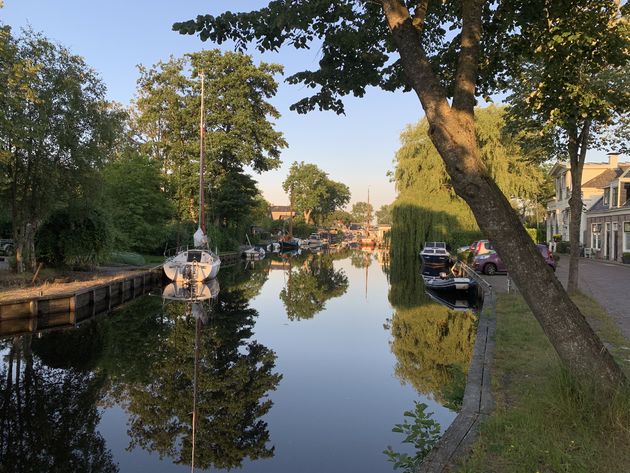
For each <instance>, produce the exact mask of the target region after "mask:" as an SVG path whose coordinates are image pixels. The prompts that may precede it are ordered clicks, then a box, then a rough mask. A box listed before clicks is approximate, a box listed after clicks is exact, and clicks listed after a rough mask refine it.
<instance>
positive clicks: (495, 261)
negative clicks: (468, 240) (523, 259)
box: [473, 244, 556, 275]
mask: <svg viewBox="0 0 630 473" xmlns="http://www.w3.org/2000/svg"><path fill="white" fill-rule="evenodd" d="M536 247H537V248H538V251H540V254H541V255H542V257H543V258H544V259H545V262H546V263H547V264H548V265H549V266H550V267H551V269H553V270H554V271H555V270H556V260H554V259H553V254H552V253H551V251H549V248H547V246H546V245H542V244H539V245H536ZM473 268H474V269H475V271H478V272H481V273H484V274H488V275H492V274H494V273H497V272H506V271H507V266H505V264H504V263H503V261H501V258H499V255H498V254H497V252H496V251H491V252H490V253H486V254H484V255H479V256H475V259H474V260H473Z"/></svg>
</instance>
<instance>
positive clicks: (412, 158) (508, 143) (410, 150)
mask: <svg viewBox="0 0 630 473" xmlns="http://www.w3.org/2000/svg"><path fill="white" fill-rule="evenodd" d="M504 115H505V111H504V109H503V108H500V107H496V106H491V107H487V108H484V109H479V110H477V113H476V118H477V119H476V132H475V133H476V137H477V140H478V142H479V143H480V146H479V153H480V156H481V159H482V160H483V162H484V164H485V165H486V167H487V169H488V170H489V172H490V175H491V176H492V177H493V179H494V180H495V182H496V183H497V184H498V185H499V187H500V189H501V190H502V191H503V193H504V195H505V196H506V197H507V198H508V199H509V200H510V201H511V202H512V203H513V205H520V203H521V202H523V201H532V200H535V199H536V196H537V194H538V193H539V191H540V187H541V185H542V183H543V181H544V174H543V171H542V169H541V168H539V167H538V166H536V165H532V164H531V163H529V162H527V161H525V160H524V159H523V156H522V153H521V150H520V148H519V146H518V144H517V142H516V140H515V139H514V137H513V136H512V135H510V134H508V133H506V132H504V130H503V125H504V121H503V117H504ZM428 127H429V125H428V123H427V121H426V120H422V121H420V122H419V123H418V124H416V125H414V126H409V127H407V129H406V130H405V131H404V132H403V133H402V135H401V147H400V148H399V150H398V152H397V153H396V168H395V171H394V173H393V177H394V180H395V182H396V188H397V190H398V197H397V199H396V201H395V202H394V206H393V207H394V208H393V227H392V241H393V242H394V243H393V245H392V251H395V252H398V253H401V254H406V255H407V256H408V257H409V255H411V254H414V253H415V252H417V250H418V248H419V247H420V245H421V244H422V242H424V241H434V240H437V241H446V242H448V243H450V244H451V245H453V246H456V245H462V244H466V243H470V242H471V241H472V240H474V239H476V238H479V237H480V236H481V233H480V231H479V227H478V226H477V222H476V221H475V218H474V216H473V214H472V212H471V211H470V208H469V207H468V205H466V203H465V202H464V201H463V200H462V199H461V198H460V197H459V196H458V195H457V194H456V192H455V189H454V188H453V185H452V183H451V179H450V177H449V175H448V173H447V172H446V168H445V166H444V163H443V161H442V158H441V157H440V155H439V154H438V152H437V150H436V149H435V146H433V143H432V142H431V140H430V139H429V138H428V136H427V130H428Z"/></svg>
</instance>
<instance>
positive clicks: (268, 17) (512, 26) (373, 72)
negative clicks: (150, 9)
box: [173, 0, 625, 386]
mask: <svg viewBox="0 0 630 473" xmlns="http://www.w3.org/2000/svg"><path fill="white" fill-rule="evenodd" d="M546 4H547V2H546V1H545V0H535V1H527V2H524V1H522V0H499V1H497V2H489V1H487V0H462V1H461V2H438V1H433V0H375V1H369V2H368V1H360V0H338V1H336V2H327V1H324V2H320V1H317V2H314V1H312V0H291V1H287V0H272V1H269V3H268V4H267V6H266V7H263V8H261V9H260V10H258V11H254V12H244V13H232V12H226V13H223V14H221V15H219V16H216V17H215V16H212V15H200V16H198V17H197V19H196V20H190V21H186V22H182V23H176V24H175V25H174V26H173V27H174V29H175V30H177V31H179V32H180V33H184V34H195V33H199V35H200V38H201V39H202V40H208V39H210V40H212V41H214V42H218V43H222V42H225V41H233V42H234V44H235V45H236V47H237V48H245V47H246V46H247V45H248V44H251V43H255V44H256V47H257V48H258V49H259V50H261V51H267V50H277V49H278V48H280V47H281V46H282V45H284V44H290V45H293V46H294V47H296V48H298V49H307V48H308V47H309V46H310V45H311V44H313V43H316V44H317V47H318V48H319V51H321V55H322V57H321V60H320V61H319V64H318V65H319V68H318V69H317V70H314V71H308V70H307V71H301V72H298V73H296V74H294V75H292V76H291V77H289V78H288V79H287V80H288V81H289V82H290V83H294V84H296V83H302V84H304V85H306V86H307V88H312V89H314V93H313V94H312V95H310V96H308V97H305V98H303V99H302V100H300V101H298V102H297V103H296V104H294V105H293V106H292V107H293V109H294V110H297V111H298V112H308V111H310V110H313V109H315V108H320V109H326V110H333V111H336V112H339V113H341V112H343V101H342V98H343V96H345V95H349V94H353V95H355V96H358V97H362V96H364V95H365V92H366V89H367V88H368V87H369V86H375V87H381V88H383V89H385V90H396V89H403V90H407V91H411V90H412V91H413V92H414V93H415V95H416V96H417V98H418V99H419V100H420V103H421V105H422V108H423V109H424V112H425V114H426V119H427V122H428V125H429V126H428V135H429V137H430V139H431V141H432V143H433V144H434V145H435V147H436V149H437V150H438V153H439V154H440V156H441V157H442V159H443V161H444V164H445V167H446V170H447V172H448V174H449V176H450V178H451V183H452V185H453V189H454V190H455V192H456V193H457V195H458V196H460V197H461V198H462V199H464V200H465V201H466V203H467V204H468V205H469V207H470V208H471V210H472V212H473V214H474V216H475V219H476V220H477V223H478V224H479V227H480V229H481V230H482V232H483V233H484V234H485V235H486V236H487V237H488V238H490V239H491V240H493V241H494V243H495V246H496V248H497V250H498V252H499V253H500V254H501V257H502V259H503V261H505V263H506V264H507V265H508V267H509V268H510V271H511V274H512V277H513V278H514V280H515V282H516V283H517V284H518V286H519V288H520V290H521V292H522V293H523V296H524V297H525V299H526V301H527V303H528V304H529V306H530V307H531V309H532V312H533V313H534V315H535V317H536V318H537V320H538V321H539V322H540V324H541V326H542V327H543V329H544V331H545V333H546V334H547V335H548V337H549V338H550V340H551V343H552V344H553V346H554V347H555V349H556V351H557V352H558V354H559V356H560V358H561V359H562V360H563V362H564V363H565V365H566V366H567V367H568V368H569V370H570V371H572V372H573V373H574V374H575V375H577V376H579V377H583V378H588V379H597V380H601V382H602V383H603V384H604V385H605V386H611V385H618V384H619V383H621V382H622V381H623V380H625V376H624V374H623V372H622V371H621V369H620V368H619V366H618V365H617V364H616V363H615V362H614V360H613V358H612V356H611V355H610V353H608V351H607V350H606V348H605V347H604V346H603V344H602V342H601V340H600V339H599V338H598V337H597V336H596V335H595V333H594V331H593V330H592V329H591V327H590V326H589V325H588V323H587V322H586V320H585V319H584V316H583V315H582V314H581V313H580V311H579V309H578V308H577V306H576V305H575V304H574V303H573V302H572V301H571V299H570V298H569V297H568V295H567V293H566V291H565V290H564V289H563V288H562V285H561V284H560V283H559V281H558V280H557V279H556V278H555V276H554V274H553V272H552V271H551V269H550V268H548V267H547V265H546V264H545V262H544V261H543V259H542V257H541V256H540V252H539V251H538V249H537V248H536V246H535V244H534V242H533V241H532V240H531V238H530V237H529V235H528V234H527V232H526V231H525V229H524V228H523V225H522V224H521V222H520V220H519V217H518V215H517V214H516V212H515V211H514V209H513V208H512V206H511V205H510V202H509V200H508V199H507V198H506V197H505V195H504V194H503V192H502V191H501V189H500V188H499V186H498V185H497V183H496V182H495V181H494V180H493V179H492V177H491V174H490V172H489V170H488V168H487V166H486V165H485V164H484V162H483V160H482V157H481V154H480V150H479V143H478V141H477V137H476V135H475V104H476V102H477V97H478V96H483V95H485V94H487V93H489V92H491V91H492V90H495V89H496V88H497V87H503V88H507V87H508V85H509V81H506V80H505V79H506V78H508V79H509V76H506V71H508V72H509V69H508V68H506V67H505V65H506V63H510V62H513V61H514V58H515V57H516V55H515V54H514V51H512V50H511V49H510V48H511V47H512V45H513V43H514V42H513V39H514V38H520V37H521V34H522V32H523V29H524V28H525V29H527V28H528V24H527V23H525V22H522V23H518V22H517V21H516V19H521V20H522V19H523V18H527V19H528V21H529V22H545V21H547V17H546V11H545V7H546ZM602 7H603V8H606V9H607V11H608V12H609V16H610V17H611V18H612V17H613V16H615V15H617V8H616V5H615V2H614V1H613V0H597V1H593V0H576V1H573V2H563V3H562V4H561V5H560V6H559V14H560V15H562V16H570V15H573V14H574V10H575V9H576V8H580V9H586V10H588V9H598V8H602ZM508 13H510V14H508ZM596 20H597V21H598V22H600V23H602V20H601V17H597V18H596ZM521 25H522V26H521ZM579 26H580V25H578V27H579ZM600 26H601V27H602V28H607V27H608V24H607V22H603V23H602V24H600Z"/></svg>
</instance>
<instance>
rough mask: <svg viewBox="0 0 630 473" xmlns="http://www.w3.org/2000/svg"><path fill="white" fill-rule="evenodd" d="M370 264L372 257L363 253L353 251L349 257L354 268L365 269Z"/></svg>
mask: <svg viewBox="0 0 630 473" xmlns="http://www.w3.org/2000/svg"><path fill="white" fill-rule="evenodd" d="M371 263H372V255H371V254H370V253H367V252H364V251H353V252H352V254H351V255H350V264H352V266H354V267H355V268H367V267H369V266H370V264H371Z"/></svg>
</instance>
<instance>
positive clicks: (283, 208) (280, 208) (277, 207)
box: [271, 205, 291, 212]
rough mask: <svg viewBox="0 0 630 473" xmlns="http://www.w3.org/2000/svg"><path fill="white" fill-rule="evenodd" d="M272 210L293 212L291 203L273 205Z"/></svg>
mask: <svg viewBox="0 0 630 473" xmlns="http://www.w3.org/2000/svg"><path fill="white" fill-rule="evenodd" d="M271 211H272V212H291V206H290V205H272V206H271Z"/></svg>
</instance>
